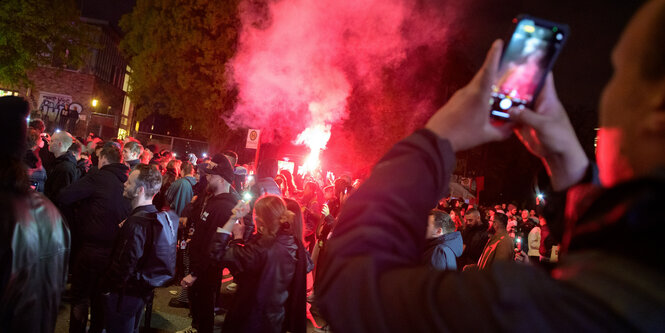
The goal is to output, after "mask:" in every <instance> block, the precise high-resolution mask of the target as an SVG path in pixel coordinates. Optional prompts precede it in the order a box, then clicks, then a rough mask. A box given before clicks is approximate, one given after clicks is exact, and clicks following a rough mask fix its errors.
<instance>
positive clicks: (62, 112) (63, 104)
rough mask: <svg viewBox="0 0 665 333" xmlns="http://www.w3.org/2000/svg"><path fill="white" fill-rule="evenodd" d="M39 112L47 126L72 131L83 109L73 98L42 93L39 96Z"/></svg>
mask: <svg viewBox="0 0 665 333" xmlns="http://www.w3.org/2000/svg"><path fill="white" fill-rule="evenodd" d="M37 111H38V113H39V115H40V118H41V119H42V120H44V122H46V123H47V126H49V125H53V126H59V127H61V128H63V129H65V130H69V131H72V130H73V129H74V128H75V126H76V123H77V122H78V120H79V117H80V114H81V112H82V111H83V107H82V106H81V104H79V103H73V102H72V96H69V95H61V94H55V93H49V92H43V91H42V92H40V94H39V107H38V109H37Z"/></svg>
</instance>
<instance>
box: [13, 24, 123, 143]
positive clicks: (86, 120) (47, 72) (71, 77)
mask: <svg viewBox="0 0 665 333" xmlns="http://www.w3.org/2000/svg"><path fill="white" fill-rule="evenodd" d="M81 20H82V21H84V22H86V23H87V24H90V25H92V26H93V27H95V28H96V29H97V30H98V32H99V33H98V40H97V42H98V45H99V46H100V48H99V49H94V50H92V52H91V55H90V57H89V59H88V60H87V61H86V64H85V65H84V66H83V68H80V69H69V68H61V67H39V68H36V69H35V70H33V71H31V72H30V73H28V77H29V78H30V80H31V81H32V82H33V87H32V88H27V87H25V88H23V89H19V90H18V94H19V95H20V96H23V97H25V98H26V99H27V100H28V101H29V102H30V105H31V109H32V112H31V114H30V117H31V118H33V119H34V118H41V119H42V120H44V122H45V123H46V125H47V131H49V132H53V131H55V130H56V129H60V130H67V131H69V132H70V133H72V134H73V135H75V136H81V137H86V136H87V134H88V133H91V132H92V133H95V134H96V135H98V136H101V137H103V138H105V139H108V138H113V137H116V136H124V135H128V134H129V132H130V126H131V124H132V122H131V120H132V119H131V118H132V109H133V106H132V104H131V102H130V101H129V99H128V97H127V93H126V92H127V91H128V71H129V67H128V65H127V61H126V60H125V59H124V58H123V57H122V55H121V53H120V50H119V49H118V43H119V41H120V36H119V35H118V33H117V32H116V31H115V30H114V29H112V28H111V27H110V26H109V24H108V22H106V21H100V20H95V19H89V18H81ZM0 88H1V87H0Z"/></svg>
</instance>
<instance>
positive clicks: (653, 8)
mask: <svg viewBox="0 0 665 333" xmlns="http://www.w3.org/2000/svg"><path fill="white" fill-rule="evenodd" d="M663 5H664V2H663V1H649V2H647V4H646V5H645V6H643V7H642V9H641V10H640V11H639V12H638V13H637V14H636V15H635V17H633V19H632V20H631V22H630V23H629V25H628V27H627V28H626V30H625V31H624V33H623V35H622V36H621V39H620V40H619V43H618V44H617V46H616V48H615V49H614V52H613V54H612V65H613V67H614V75H613V76H612V79H611V80H610V81H609V82H608V83H607V85H606V86H605V89H604V91H603V95H602V98H601V102H600V130H599V132H598V151H597V161H598V167H599V170H600V179H601V182H602V183H603V185H605V186H612V185H614V184H616V183H618V182H620V181H622V180H626V179H628V178H630V177H631V176H632V175H633V174H634V172H635V171H638V172H643V171H650V169H651V168H653V167H654V165H650V163H645V159H648V158H649V155H650V154H651V152H649V151H647V150H645V149H647V148H646V146H649V145H648V143H650V140H649V138H647V137H645V136H644V132H643V129H644V126H645V123H646V121H645V118H646V117H647V116H648V115H649V111H650V110H653V109H654V104H653V103H659V102H662V101H655V102H654V96H655V95H654V89H658V88H659V87H658V86H659V85H654V84H653V83H652V82H648V81H647V80H646V79H644V78H643V75H642V68H641V65H642V64H641V63H640V59H643V57H644V54H645V48H646V47H651V44H652V43H653V42H652V41H650V40H649V34H648V32H649V29H651V25H652V22H653V21H654V15H655V13H657V12H658V11H659V10H661V9H659V8H658V7H660V8H662V6H663ZM643 143H644V144H643ZM638 168H639V169H641V170H636V169H638Z"/></svg>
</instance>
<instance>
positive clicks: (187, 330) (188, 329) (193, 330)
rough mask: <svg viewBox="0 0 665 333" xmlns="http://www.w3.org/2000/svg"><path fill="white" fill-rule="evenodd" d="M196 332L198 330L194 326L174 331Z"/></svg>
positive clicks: (183, 332)
mask: <svg viewBox="0 0 665 333" xmlns="http://www.w3.org/2000/svg"><path fill="white" fill-rule="evenodd" d="M196 332H198V330H197V329H196V328H194V327H191V326H190V327H187V328H185V329H184V330H182V331H177V332H175V333H196Z"/></svg>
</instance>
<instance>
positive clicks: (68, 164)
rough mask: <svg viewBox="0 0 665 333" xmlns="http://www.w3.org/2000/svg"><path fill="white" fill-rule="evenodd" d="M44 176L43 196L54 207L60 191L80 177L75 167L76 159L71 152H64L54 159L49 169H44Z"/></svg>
mask: <svg viewBox="0 0 665 333" xmlns="http://www.w3.org/2000/svg"><path fill="white" fill-rule="evenodd" d="M46 174H47V177H46V183H45V184H44V194H45V195H46V196H47V197H48V198H49V199H51V201H53V202H55V203H56V205H57V204H58V201H57V198H58V194H59V193H60V191H61V190H62V189H63V188H65V187H66V186H68V185H69V184H72V183H74V182H75V181H77V180H78V179H79V178H80V177H81V172H80V171H79V169H78V167H77V166H76V158H75V157H74V154H72V153H71V152H65V153H64V154H62V155H61V156H60V157H58V158H56V159H55V161H54V163H53V165H52V166H51V168H50V169H46Z"/></svg>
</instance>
